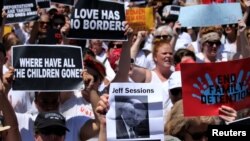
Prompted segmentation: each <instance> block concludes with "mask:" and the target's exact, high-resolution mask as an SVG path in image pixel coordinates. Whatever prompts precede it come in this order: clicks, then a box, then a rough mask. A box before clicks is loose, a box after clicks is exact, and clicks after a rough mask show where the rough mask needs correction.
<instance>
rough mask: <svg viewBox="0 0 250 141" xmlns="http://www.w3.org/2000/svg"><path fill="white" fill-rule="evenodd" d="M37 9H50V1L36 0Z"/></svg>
mask: <svg viewBox="0 0 250 141" xmlns="http://www.w3.org/2000/svg"><path fill="white" fill-rule="evenodd" d="M36 2H37V5H38V6H39V8H50V0H36Z"/></svg>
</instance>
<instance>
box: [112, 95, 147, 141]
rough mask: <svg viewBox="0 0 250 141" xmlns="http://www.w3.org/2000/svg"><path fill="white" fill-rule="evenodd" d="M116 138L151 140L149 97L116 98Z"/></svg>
mask: <svg viewBox="0 0 250 141" xmlns="http://www.w3.org/2000/svg"><path fill="white" fill-rule="evenodd" d="M115 101H116V105H115V109H116V110H115V112H116V138H117V139H133V138H149V121H148V100H147V96H130V97H127V96H115Z"/></svg>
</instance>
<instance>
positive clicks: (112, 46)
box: [109, 41, 122, 52]
mask: <svg viewBox="0 0 250 141" xmlns="http://www.w3.org/2000/svg"><path fill="white" fill-rule="evenodd" d="M118 48H122V42H121V41H114V42H112V43H110V44H109V51H110V52H112V51H113V50H114V49H118Z"/></svg>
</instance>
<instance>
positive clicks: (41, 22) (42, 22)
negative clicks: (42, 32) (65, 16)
mask: <svg viewBox="0 0 250 141" xmlns="http://www.w3.org/2000/svg"><path fill="white" fill-rule="evenodd" d="M39 23H40V24H41V25H44V24H50V22H44V21H40V22H39Z"/></svg>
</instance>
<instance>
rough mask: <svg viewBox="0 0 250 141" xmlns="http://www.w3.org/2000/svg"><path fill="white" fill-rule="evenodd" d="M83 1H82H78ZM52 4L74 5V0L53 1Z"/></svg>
mask: <svg viewBox="0 0 250 141" xmlns="http://www.w3.org/2000/svg"><path fill="white" fill-rule="evenodd" d="M78 1H81V0H78ZM51 2H55V3H61V4H66V5H71V6H72V5H74V0H51Z"/></svg>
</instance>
